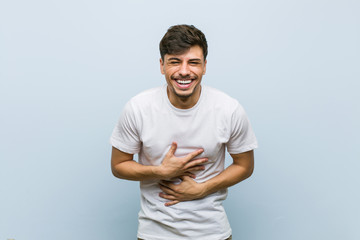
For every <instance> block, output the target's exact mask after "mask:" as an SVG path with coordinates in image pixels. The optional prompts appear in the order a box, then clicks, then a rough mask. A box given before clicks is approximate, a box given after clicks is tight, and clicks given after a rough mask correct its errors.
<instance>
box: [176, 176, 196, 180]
mask: <svg viewBox="0 0 360 240" xmlns="http://www.w3.org/2000/svg"><path fill="white" fill-rule="evenodd" d="M179 178H180V179H181V181H187V180H191V181H194V180H192V178H191V177H189V176H186V175H184V176H181V177H179Z"/></svg>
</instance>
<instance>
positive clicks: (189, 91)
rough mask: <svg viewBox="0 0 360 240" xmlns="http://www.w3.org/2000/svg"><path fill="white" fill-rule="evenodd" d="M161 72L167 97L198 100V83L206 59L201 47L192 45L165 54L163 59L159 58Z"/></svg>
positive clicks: (203, 72) (204, 67)
mask: <svg viewBox="0 0 360 240" xmlns="http://www.w3.org/2000/svg"><path fill="white" fill-rule="evenodd" d="M160 69H161V73H162V74H163V75H165V78H166V82H167V84H168V90H169V91H168V94H169V99H170V101H171V102H172V103H173V101H172V100H175V101H176V98H180V100H182V101H187V100H190V102H193V101H195V103H196V102H197V100H198V97H199V96H200V83H201V79H202V76H203V75H204V74H205V71H206V60H204V55H203V52H202V49H201V47H199V46H193V47H191V48H190V49H189V50H188V51H187V52H185V53H183V54H179V55H170V54H166V55H165V56H164V61H163V60H162V59H160Z"/></svg>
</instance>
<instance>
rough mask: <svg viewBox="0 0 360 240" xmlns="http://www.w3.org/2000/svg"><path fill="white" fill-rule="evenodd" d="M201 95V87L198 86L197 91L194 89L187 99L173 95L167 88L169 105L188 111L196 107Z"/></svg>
mask: <svg viewBox="0 0 360 240" xmlns="http://www.w3.org/2000/svg"><path fill="white" fill-rule="evenodd" d="M200 94H201V85H199V86H198V89H195V91H194V93H193V94H192V95H191V96H188V97H181V96H178V95H176V94H175V93H173V92H172V91H171V90H169V88H167V96H168V98H169V101H170V103H171V104H172V105H173V106H174V107H176V108H179V109H189V108H192V107H193V106H195V105H196V103H197V102H198V101H199V99H200Z"/></svg>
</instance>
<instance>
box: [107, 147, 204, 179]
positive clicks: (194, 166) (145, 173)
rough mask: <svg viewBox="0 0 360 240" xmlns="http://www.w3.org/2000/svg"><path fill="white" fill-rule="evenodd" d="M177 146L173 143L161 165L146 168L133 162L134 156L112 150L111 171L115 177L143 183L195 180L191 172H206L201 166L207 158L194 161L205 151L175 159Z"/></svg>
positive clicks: (200, 150) (115, 149) (197, 151)
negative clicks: (183, 178)
mask: <svg viewBox="0 0 360 240" xmlns="http://www.w3.org/2000/svg"><path fill="white" fill-rule="evenodd" d="M176 148H177V144H176V143H175V142H173V143H172V144H171V147H170V150H169V151H168V152H167V153H166V155H165V157H164V159H163V161H162V163H161V165H159V166H145V165H142V164H140V163H137V162H136V161H134V160H133V157H134V155H133V154H129V153H125V152H122V151H120V150H118V149H117V148H114V147H113V148H112V154H111V170H112V172H113V174H114V176H115V177H118V178H122V179H127V180H135V181H143V180H153V179H170V178H173V177H178V176H190V177H192V178H195V175H194V174H192V173H191V172H193V171H199V170H204V166H202V165H200V164H203V163H205V162H207V161H208V159H207V158H199V159H194V158H195V157H196V156H198V155H199V154H201V153H202V152H203V151H204V150H203V149H199V150H196V151H194V152H192V153H189V154H188V155H186V156H185V157H181V158H178V157H175V156H174V153H175V151H176Z"/></svg>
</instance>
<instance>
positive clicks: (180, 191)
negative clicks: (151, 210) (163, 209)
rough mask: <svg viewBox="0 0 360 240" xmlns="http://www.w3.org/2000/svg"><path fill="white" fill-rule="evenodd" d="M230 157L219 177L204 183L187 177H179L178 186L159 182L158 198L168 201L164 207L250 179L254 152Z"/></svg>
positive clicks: (203, 195)
mask: <svg viewBox="0 0 360 240" xmlns="http://www.w3.org/2000/svg"><path fill="white" fill-rule="evenodd" d="M230 155H231V157H232V159H233V163H232V164H231V165H230V166H229V167H227V168H226V169H225V170H224V171H222V172H221V173H220V174H219V175H216V176H215V177H213V178H211V179H209V180H207V181H205V182H202V183H197V182H195V181H194V180H193V179H192V178H190V177H188V176H182V177H180V178H181V180H182V182H181V183H180V184H173V183H171V182H169V181H161V182H160V189H161V190H162V191H163V192H162V193H160V194H159V196H160V197H162V198H165V199H168V200H170V201H169V202H167V203H165V206H171V205H174V204H177V203H179V202H182V201H190V200H195V199H199V198H203V197H206V196H207V195H209V194H211V193H214V192H216V191H219V190H220V189H225V188H228V187H230V186H233V185H234V184H236V183H238V182H241V181H243V180H245V179H246V178H248V177H250V176H251V174H252V172H253V170H254V151H252V150H251V151H248V152H244V153H239V154H230Z"/></svg>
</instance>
